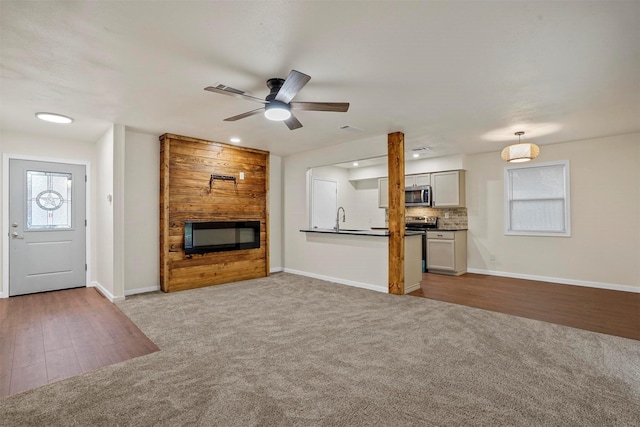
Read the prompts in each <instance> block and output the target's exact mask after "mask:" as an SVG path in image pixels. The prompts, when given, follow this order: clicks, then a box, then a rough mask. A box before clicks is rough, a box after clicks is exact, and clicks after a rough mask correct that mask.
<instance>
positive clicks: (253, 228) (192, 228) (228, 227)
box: [184, 221, 260, 255]
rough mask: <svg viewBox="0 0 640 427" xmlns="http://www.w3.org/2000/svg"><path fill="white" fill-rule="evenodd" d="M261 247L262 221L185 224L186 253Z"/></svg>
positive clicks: (188, 222)
mask: <svg viewBox="0 0 640 427" xmlns="http://www.w3.org/2000/svg"><path fill="white" fill-rule="evenodd" d="M259 247H260V221H225V222H190V221H187V222H185V223H184V253H185V254H187V255H189V254H204V253H207V252H221V251H237V250H240V249H254V248H259Z"/></svg>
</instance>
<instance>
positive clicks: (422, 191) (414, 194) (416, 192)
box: [404, 185, 431, 206]
mask: <svg viewBox="0 0 640 427" xmlns="http://www.w3.org/2000/svg"><path fill="white" fill-rule="evenodd" d="M404 205H405V206H431V186H430V185H415V186H413V187H406V188H405V189H404Z"/></svg>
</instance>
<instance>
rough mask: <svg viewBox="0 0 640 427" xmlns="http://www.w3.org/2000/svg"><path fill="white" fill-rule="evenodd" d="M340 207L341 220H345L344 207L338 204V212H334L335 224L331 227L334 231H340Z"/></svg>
mask: <svg viewBox="0 0 640 427" xmlns="http://www.w3.org/2000/svg"><path fill="white" fill-rule="evenodd" d="M340 209H342V222H345V221H346V220H347V212H345V210H344V208H343V207H342V206H340V207H339V208H338V212H337V213H336V226H335V227H333V228H334V229H335V230H336V231H340Z"/></svg>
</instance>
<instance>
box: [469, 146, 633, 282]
mask: <svg viewBox="0 0 640 427" xmlns="http://www.w3.org/2000/svg"><path fill="white" fill-rule="evenodd" d="M553 160H569V162H570V171H571V176H570V180H571V189H570V191H571V237H537V236H505V235H504V212H503V209H504V206H503V203H504V189H503V171H504V167H505V165H506V164H505V163H504V162H503V161H502V160H501V159H500V155H499V153H486V154H478V155H472V156H468V158H467V168H466V169H467V212H468V215H469V233H468V236H469V237H468V239H469V240H468V256H469V258H468V267H469V269H470V270H473V271H477V272H489V273H492V274H497V275H510V276H516V277H517V276H521V277H529V278H537V279H539V280H548V281H555V282H560V283H574V284H583V285H587V286H589V285H591V286H597V287H605V288H613V289H622V290H632V289H635V290H640V134H632V135H622V136H615V137H608V138H598V139H590V140H583V141H575V142H567V143H561V144H553V145H544V146H542V147H541V154H540V156H539V157H538V159H536V160H535V161H534V162H538V163H542V162H547V161H553ZM532 164H534V163H532ZM492 254H493V255H494V257H495V261H491V255H492Z"/></svg>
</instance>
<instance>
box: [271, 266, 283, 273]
mask: <svg viewBox="0 0 640 427" xmlns="http://www.w3.org/2000/svg"><path fill="white" fill-rule="evenodd" d="M281 271H284V268H282V267H271V269H270V270H269V273H280V272H281Z"/></svg>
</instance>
